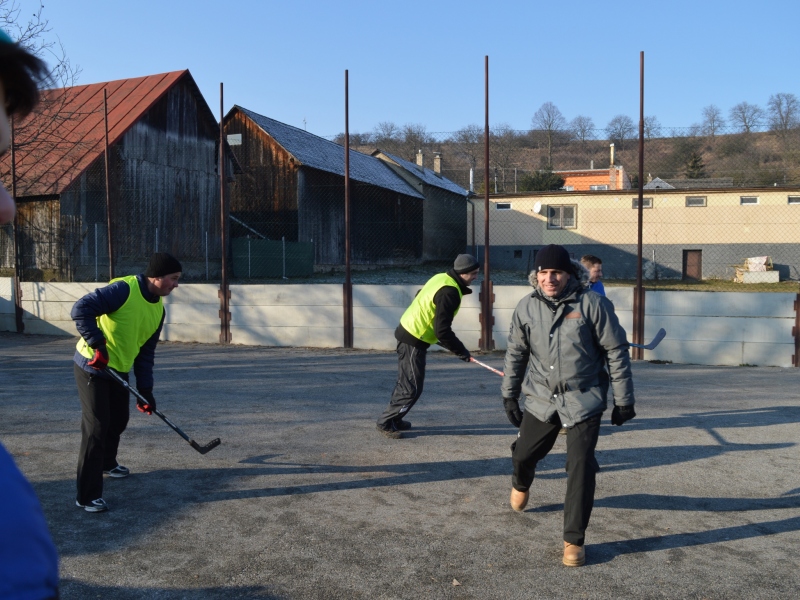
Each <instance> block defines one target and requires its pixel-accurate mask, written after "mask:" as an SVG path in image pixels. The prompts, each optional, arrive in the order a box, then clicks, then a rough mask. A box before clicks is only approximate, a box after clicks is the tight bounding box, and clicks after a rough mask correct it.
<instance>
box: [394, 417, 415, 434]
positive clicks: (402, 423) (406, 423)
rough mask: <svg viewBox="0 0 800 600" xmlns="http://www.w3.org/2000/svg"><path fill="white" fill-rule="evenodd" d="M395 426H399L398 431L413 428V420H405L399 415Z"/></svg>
mask: <svg viewBox="0 0 800 600" xmlns="http://www.w3.org/2000/svg"><path fill="white" fill-rule="evenodd" d="M394 426H395V428H397V430H398V431H408V430H409V429H411V422H410V421H403V419H401V418H400V417H397V418H396V419H395V420H394Z"/></svg>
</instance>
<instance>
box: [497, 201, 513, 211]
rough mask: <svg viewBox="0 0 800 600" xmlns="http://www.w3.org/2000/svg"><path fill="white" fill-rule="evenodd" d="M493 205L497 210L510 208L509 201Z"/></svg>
mask: <svg viewBox="0 0 800 600" xmlns="http://www.w3.org/2000/svg"><path fill="white" fill-rule="evenodd" d="M495 206H496V207H497V210H511V202H498V203H497V204H496V205H495Z"/></svg>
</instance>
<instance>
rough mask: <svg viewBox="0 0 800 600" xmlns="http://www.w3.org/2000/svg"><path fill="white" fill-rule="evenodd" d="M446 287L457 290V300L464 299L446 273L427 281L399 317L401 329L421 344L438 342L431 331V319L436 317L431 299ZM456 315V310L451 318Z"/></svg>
mask: <svg viewBox="0 0 800 600" xmlns="http://www.w3.org/2000/svg"><path fill="white" fill-rule="evenodd" d="M446 285H449V286H450V287H454V288H456V289H457V290H458V297H459V299H460V298H463V297H464V293H463V292H462V291H461V287H460V286H459V285H458V283H456V280H455V279H453V278H452V277H450V275H448V274H447V273H439V274H438V275H434V276H433V277H431V278H430V279H429V280H428V282H427V283H426V284H425V285H424V286H423V287H422V289H421V290H420V291H419V294H417V297H416V298H414V301H413V302H412V303H411V305H410V306H409V307H408V308H407V309H406V311H405V312H404V313H403V316H402V317H400V324H401V325H402V326H403V328H404V329H405V330H406V331H407V332H408V333H410V334H411V335H413V336H414V337H415V338H417V339H419V340H422V341H423V342H427V343H429V344H435V343H437V342H438V341H439V340H438V339H437V338H436V332H435V331H434V330H433V319H434V317H435V316H436V305H435V304H434V303H433V297H434V296H435V295H436V292H438V291H439V290H440V289H442V288H443V287H444V286H446ZM459 308H460V306H459ZM456 314H458V308H457V309H456V310H455V312H454V313H453V316H455V315H456Z"/></svg>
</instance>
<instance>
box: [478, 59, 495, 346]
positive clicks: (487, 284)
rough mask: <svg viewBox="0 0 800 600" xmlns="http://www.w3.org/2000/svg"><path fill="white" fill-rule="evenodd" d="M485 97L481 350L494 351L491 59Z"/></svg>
mask: <svg viewBox="0 0 800 600" xmlns="http://www.w3.org/2000/svg"><path fill="white" fill-rule="evenodd" d="M484 96H485V98H486V115H485V117H486V119H485V124H484V132H483V142H484V143H483V147H484V156H483V162H484V175H483V283H482V284H481V297H480V298H481V339H480V348H481V350H494V340H493V339H492V326H493V325H494V318H493V317H492V303H493V301H494V293H493V289H492V280H491V273H490V270H489V180H490V176H489V57H488V56H486V57H485V58H484Z"/></svg>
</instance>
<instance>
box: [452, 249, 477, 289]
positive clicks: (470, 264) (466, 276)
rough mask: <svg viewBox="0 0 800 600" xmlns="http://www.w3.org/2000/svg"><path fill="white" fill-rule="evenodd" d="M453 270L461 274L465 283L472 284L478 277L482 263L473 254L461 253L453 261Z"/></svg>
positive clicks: (460, 276)
mask: <svg viewBox="0 0 800 600" xmlns="http://www.w3.org/2000/svg"><path fill="white" fill-rule="evenodd" d="M453 271H455V273H456V275H458V276H459V278H460V279H461V281H463V282H464V285H467V286H470V285H472V282H473V281H475V280H476V279H477V278H478V274H479V273H480V271H481V265H480V263H478V259H476V258H475V257H474V256H472V255H471V254H459V255H458V256H456V260H455V261H454V262H453Z"/></svg>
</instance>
